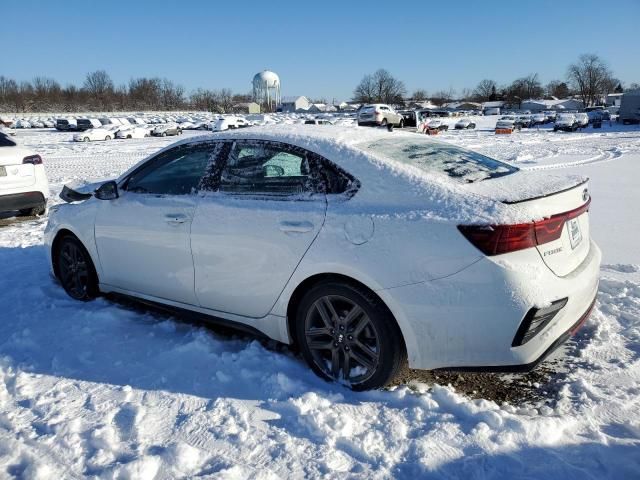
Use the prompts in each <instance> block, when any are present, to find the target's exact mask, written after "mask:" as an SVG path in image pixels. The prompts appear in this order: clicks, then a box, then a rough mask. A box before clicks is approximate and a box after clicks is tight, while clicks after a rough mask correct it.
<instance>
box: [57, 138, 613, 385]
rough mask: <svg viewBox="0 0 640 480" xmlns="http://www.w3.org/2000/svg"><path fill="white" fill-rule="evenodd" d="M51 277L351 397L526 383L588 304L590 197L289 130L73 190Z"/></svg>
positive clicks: (592, 264) (74, 291) (186, 150)
mask: <svg viewBox="0 0 640 480" xmlns="http://www.w3.org/2000/svg"><path fill="white" fill-rule="evenodd" d="M61 197H62V198H63V199H65V200H67V201H68V202H70V203H68V204H63V205H62V206H60V207H58V208H57V209H56V211H55V212H52V213H51V215H50V217H49V223H48V225H47V228H46V230H45V242H46V245H47V246H48V248H47V251H48V254H49V265H50V268H51V269H52V272H53V273H54V275H55V276H56V277H57V278H58V279H59V281H60V283H61V285H62V287H63V288H64V289H65V290H66V292H67V293H68V294H69V295H70V296H71V297H73V298H75V299H78V300H82V301H87V300H91V299H93V298H95V297H96V296H97V295H99V294H100V293H101V292H104V293H106V292H116V293H120V294H125V295H129V296H133V297H138V298H140V299H143V300H144V301H146V302H155V303H157V304H162V305H163V306H164V307H165V308H170V309H175V310H176V311H178V312H180V311H182V312H183V313H184V312H185V311H188V312H190V315H196V316H198V317H201V318H203V319H207V320H211V321H215V320H222V321H223V322H224V323H226V324H231V325H237V326H239V327H241V328H243V329H245V330H249V331H253V332H257V333H260V334H262V335H266V336H267V337H269V338H272V339H274V340H277V341H281V342H285V343H291V344H296V345H297V346H298V348H299V349H300V351H301V352H302V355H303V357H304V359H305V360H306V361H307V362H308V364H309V365H310V367H311V368H312V369H313V370H314V371H315V372H316V373H317V374H318V375H320V376H321V377H323V378H325V379H328V380H334V381H339V382H343V383H344V384H346V385H347V386H349V387H350V388H353V389H358V390H360V389H368V388H377V387H380V386H383V385H386V384H388V383H389V382H391V381H392V380H393V378H394V376H395V375H396V374H397V372H398V371H399V369H400V368H401V366H402V365H403V364H404V363H405V361H407V360H408V364H409V366H410V367H411V368H418V369H434V368H457V369H463V370H504V371H513V370H527V369H531V368H533V367H534V366H535V365H536V364H537V363H538V362H540V361H541V360H543V359H544V358H545V357H546V356H547V355H548V354H549V353H550V352H552V351H553V350H554V349H555V348H556V347H558V346H559V345H560V344H562V343H563V342H564V341H565V340H566V339H567V338H569V336H570V335H572V334H573V333H574V332H575V331H576V330H577V329H578V328H579V327H580V325H581V324H582V323H583V322H584V321H585V319H586V318H587V316H588V315H589V312H590V310H591V307H592V306H593V304H594V301H595V297H596V292H597V287H598V273H599V266H600V258H601V254H600V250H599V249H598V247H597V246H596V245H595V243H594V242H593V241H592V240H591V238H590V234H589V215H588V210H589V204H590V197H589V191H588V184H587V181H586V180H585V179H584V178H581V177H555V176H553V175H549V174H547V173H538V172H531V171H521V170H519V169H518V168H517V167H515V166H512V165H510V164H507V163H503V162H500V161H498V160H494V159H492V158H489V157H486V156H483V155H480V154H478V153H475V152H472V151H468V150H464V149H461V148H458V147H455V146H453V145H450V144H446V143H443V142H435V141H433V140H431V139H430V138H428V137H426V136H422V135H414V134H410V133H402V132H388V131H386V130H379V129H353V128H342V127H335V126H331V125H323V126H313V125H284V126H271V127H260V128H253V129H246V130H236V131H233V132H225V133H219V134H214V135H207V136H202V137H192V138H189V139H186V140H183V141H181V142H178V143H175V144H173V145H171V146H169V147H167V148H165V149H163V150H161V151H160V152H157V153H154V154H152V155H151V156H150V157H148V158H146V159H144V160H143V161H142V162H140V163H139V164H138V165H136V166H134V167H132V168H131V169H130V170H128V171H127V172H125V173H123V174H122V175H121V176H120V177H119V178H117V179H115V180H112V181H108V182H105V183H101V184H94V185H85V186H84V187H81V188H76V189H73V188H69V187H65V189H64V190H63V192H62V194H61Z"/></svg>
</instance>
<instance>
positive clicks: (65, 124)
mask: <svg viewBox="0 0 640 480" xmlns="http://www.w3.org/2000/svg"><path fill="white" fill-rule="evenodd" d="M77 129H78V121H77V120H76V119H75V118H58V119H57V120H56V130H59V131H61V132H67V131H73V130H77Z"/></svg>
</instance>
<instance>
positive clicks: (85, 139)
mask: <svg viewBox="0 0 640 480" xmlns="http://www.w3.org/2000/svg"><path fill="white" fill-rule="evenodd" d="M90 140H91V139H90V138H89V137H84V138H83V139H82V141H83V142H88V141H90Z"/></svg>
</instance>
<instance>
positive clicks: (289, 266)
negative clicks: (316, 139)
mask: <svg viewBox="0 0 640 480" xmlns="http://www.w3.org/2000/svg"><path fill="white" fill-rule="evenodd" d="M312 156H313V154H311V153H310V152H307V151H305V150H303V149H301V148H297V147H292V146H289V145H286V144H281V143H276V142H267V141H252V140H238V141H236V142H235V143H234V144H233V146H232V147H231V150H230V153H229V155H228V159H227V161H226V164H225V165H224V166H223V167H222V168H221V171H220V173H219V179H216V180H215V181H216V182H218V184H219V191H218V192H217V193H215V194H210V195H204V196H202V198H200V200H199V203H198V208H197V210H196V214H195V217H194V219H193V223H192V226H191V247H192V251H193V261H194V265H195V288H196V295H197V297H198V300H199V302H200V305H201V306H202V307H205V308H209V309H213V310H216V311H219V312H227V313H233V314H237V315H242V316H246V317H254V318H259V317H263V316H265V315H267V314H268V313H269V311H270V310H271V308H272V307H273V305H274V304H275V302H276V300H277V298H278V296H279V295H280V293H281V292H282V290H283V288H284V287H285V285H286V283H287V281H288V280H289V278H290V277H291V275H292V274H293V272H294V270H295V268H296V267H297V265H298V263H299V262H300V260H301V259H302V257H303V256H304V254H305V253H306V251H307V249H308V248H309V247H310V246H311V244H312V242H313V241H314V239H315V238H316V236H317V235H318V232H319V231H320V229H321V228H322V225H323V223H324V218H325V212H326V205H327V204H326V198H325V195H324V193H319V191H318V189H317V188H316V184H315V182H314V171H313V169H314V168H315V167H314V166H313V165H314V162H313V159H312V158H311V157H312Z"/></svg>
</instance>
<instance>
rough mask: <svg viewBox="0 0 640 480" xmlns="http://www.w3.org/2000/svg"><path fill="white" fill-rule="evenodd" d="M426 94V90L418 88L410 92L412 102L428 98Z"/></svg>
mask: <svg viewBox="0 0 640 480" xmlns="http://www.w3.org/2000/svg"><path fill="white" fill-rule="evenodd" d="M428 95H429V94H428V93H427V91H426V90H423V89H422V88H418V89H417V90H414V91H413V93H412V94H411V98H412V99H413V101H414V102H424V101H425V100H426V99H427V98H428Z"/></svg>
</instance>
